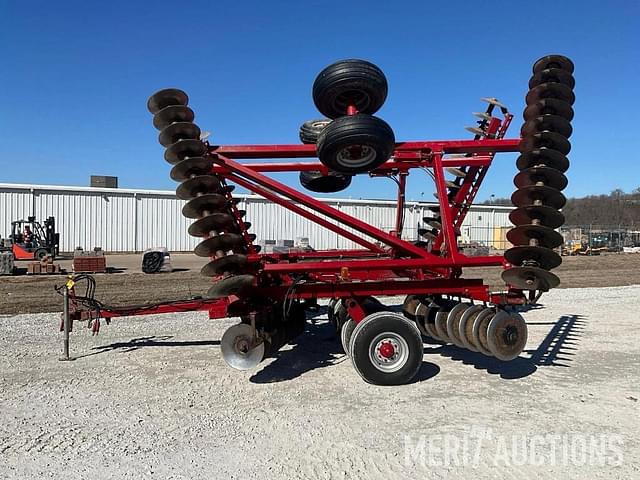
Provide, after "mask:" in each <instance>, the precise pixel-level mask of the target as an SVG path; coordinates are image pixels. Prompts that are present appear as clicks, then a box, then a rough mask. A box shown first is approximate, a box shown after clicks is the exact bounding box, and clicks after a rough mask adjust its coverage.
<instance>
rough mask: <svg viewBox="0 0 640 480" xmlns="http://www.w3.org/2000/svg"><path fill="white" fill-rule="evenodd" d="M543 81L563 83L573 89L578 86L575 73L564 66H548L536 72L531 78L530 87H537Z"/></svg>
mask: <svg viewBox="0 0 640 480" xmlns="http://www.w3.org/2000/svg"><path fill="white" fill-rule="evenodd" d="M543 83H561V84H562V85H565V86H567V87H569V88H571V89H573V88H574V87H575V86H576V80H575V78H573V75H571V73H569V72H567V71H566V70H563V69H562V68H546V69H544V70H540V71H539V72H538V73H535V74H534V75H533V77H531V79H530V80H529V88H535V87H537V86H538V85H542V84H543Z"/></svg>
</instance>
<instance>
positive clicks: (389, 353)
mask: <svg viewBox="0 0 640 480" xmlns="http://www.w3.org/2000/svg"><path fill="white" fill-rule="evenodd" d="M379 351H380V355H382V356H383V357H384V358H393V356H394V355H395V353H396V349H395V348H394V346H393V344H392V343H391V342H386V343H383V344H382V345H380V349H379Z"/></svg>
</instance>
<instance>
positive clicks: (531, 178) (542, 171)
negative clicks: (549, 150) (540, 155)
mask: <svg viewBox="0 0 640 480" xmlns="http://www.w3.org/2000/svg"><path fill="white" fill-rule="evenodd" d="M513 183H514V184H515V186H516V187H518V188H523V187H530V186H532V185H537V184H538V183H541V184H543V185H544V186H546V187H551V188H555V189H556V190H564V189H565V188H567V184H568V183H569V182H568V180H567V177H565V175H564V174H563V173H562V172H561V171H560V170H556V169H555V168H551V167H547V166H545V165H539V166H537V167H531V168H526V169H524V170H522V171H521V172H520V173H518V174H517V175H516V176H515V178H514V179H513Z"/></svg>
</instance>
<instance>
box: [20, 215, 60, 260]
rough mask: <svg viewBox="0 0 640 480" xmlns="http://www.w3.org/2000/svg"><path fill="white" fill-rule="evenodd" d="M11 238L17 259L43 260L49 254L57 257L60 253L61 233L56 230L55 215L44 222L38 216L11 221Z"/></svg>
mask: <svg viewBox="0 0 640 480" xmlns="http://www.w3.org/2000/svg"><path fill="white" fill-rule="evenodd" d="M9 239H10V243H11V250H12V251H13V255H14V257H15V259H16V260H42V259H43V258H44V257H46V256H47V255H51V256H52V257H53V258H56V257H57V256H58V253H59V247H60V234H59V233H57V232H56V220H55V218H54V217H49V218H47V219H46V220H45V221H44V223H42V224H41V223H40V222H37V221H36V217H28V218H27V220H16V221H14V222H11V235H10V236H9Z"/></svg>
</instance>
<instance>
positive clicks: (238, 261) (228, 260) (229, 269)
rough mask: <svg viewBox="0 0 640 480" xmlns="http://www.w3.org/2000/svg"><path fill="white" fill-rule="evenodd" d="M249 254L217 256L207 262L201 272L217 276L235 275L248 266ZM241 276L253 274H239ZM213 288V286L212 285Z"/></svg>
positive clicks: (205, 274) (207, 275)
mask: <svg viewBox="0 0 640 480" xmlns="http://www.w3.org/2000/svg"><path fill="white" fill-rule="evenodd" d="M247 262H248V260H247V256H246V255H241V254H237V255H227V256H226V257H220V258H216V259H215V260H212V261H210V262H209V263H207V264H206V265H205V266H204V267H202V269H201V270H200V273H201V274H202V275H204V276H205V277H215V276H216V275H227V274H229V275H235V274H236V273H240V272H242V271H243V270H244V268H245V267H246V266H247ZM239 276H240V277H244V276H249V277H251V275H239ZM212 288H213V287H212Z"/></svg>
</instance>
